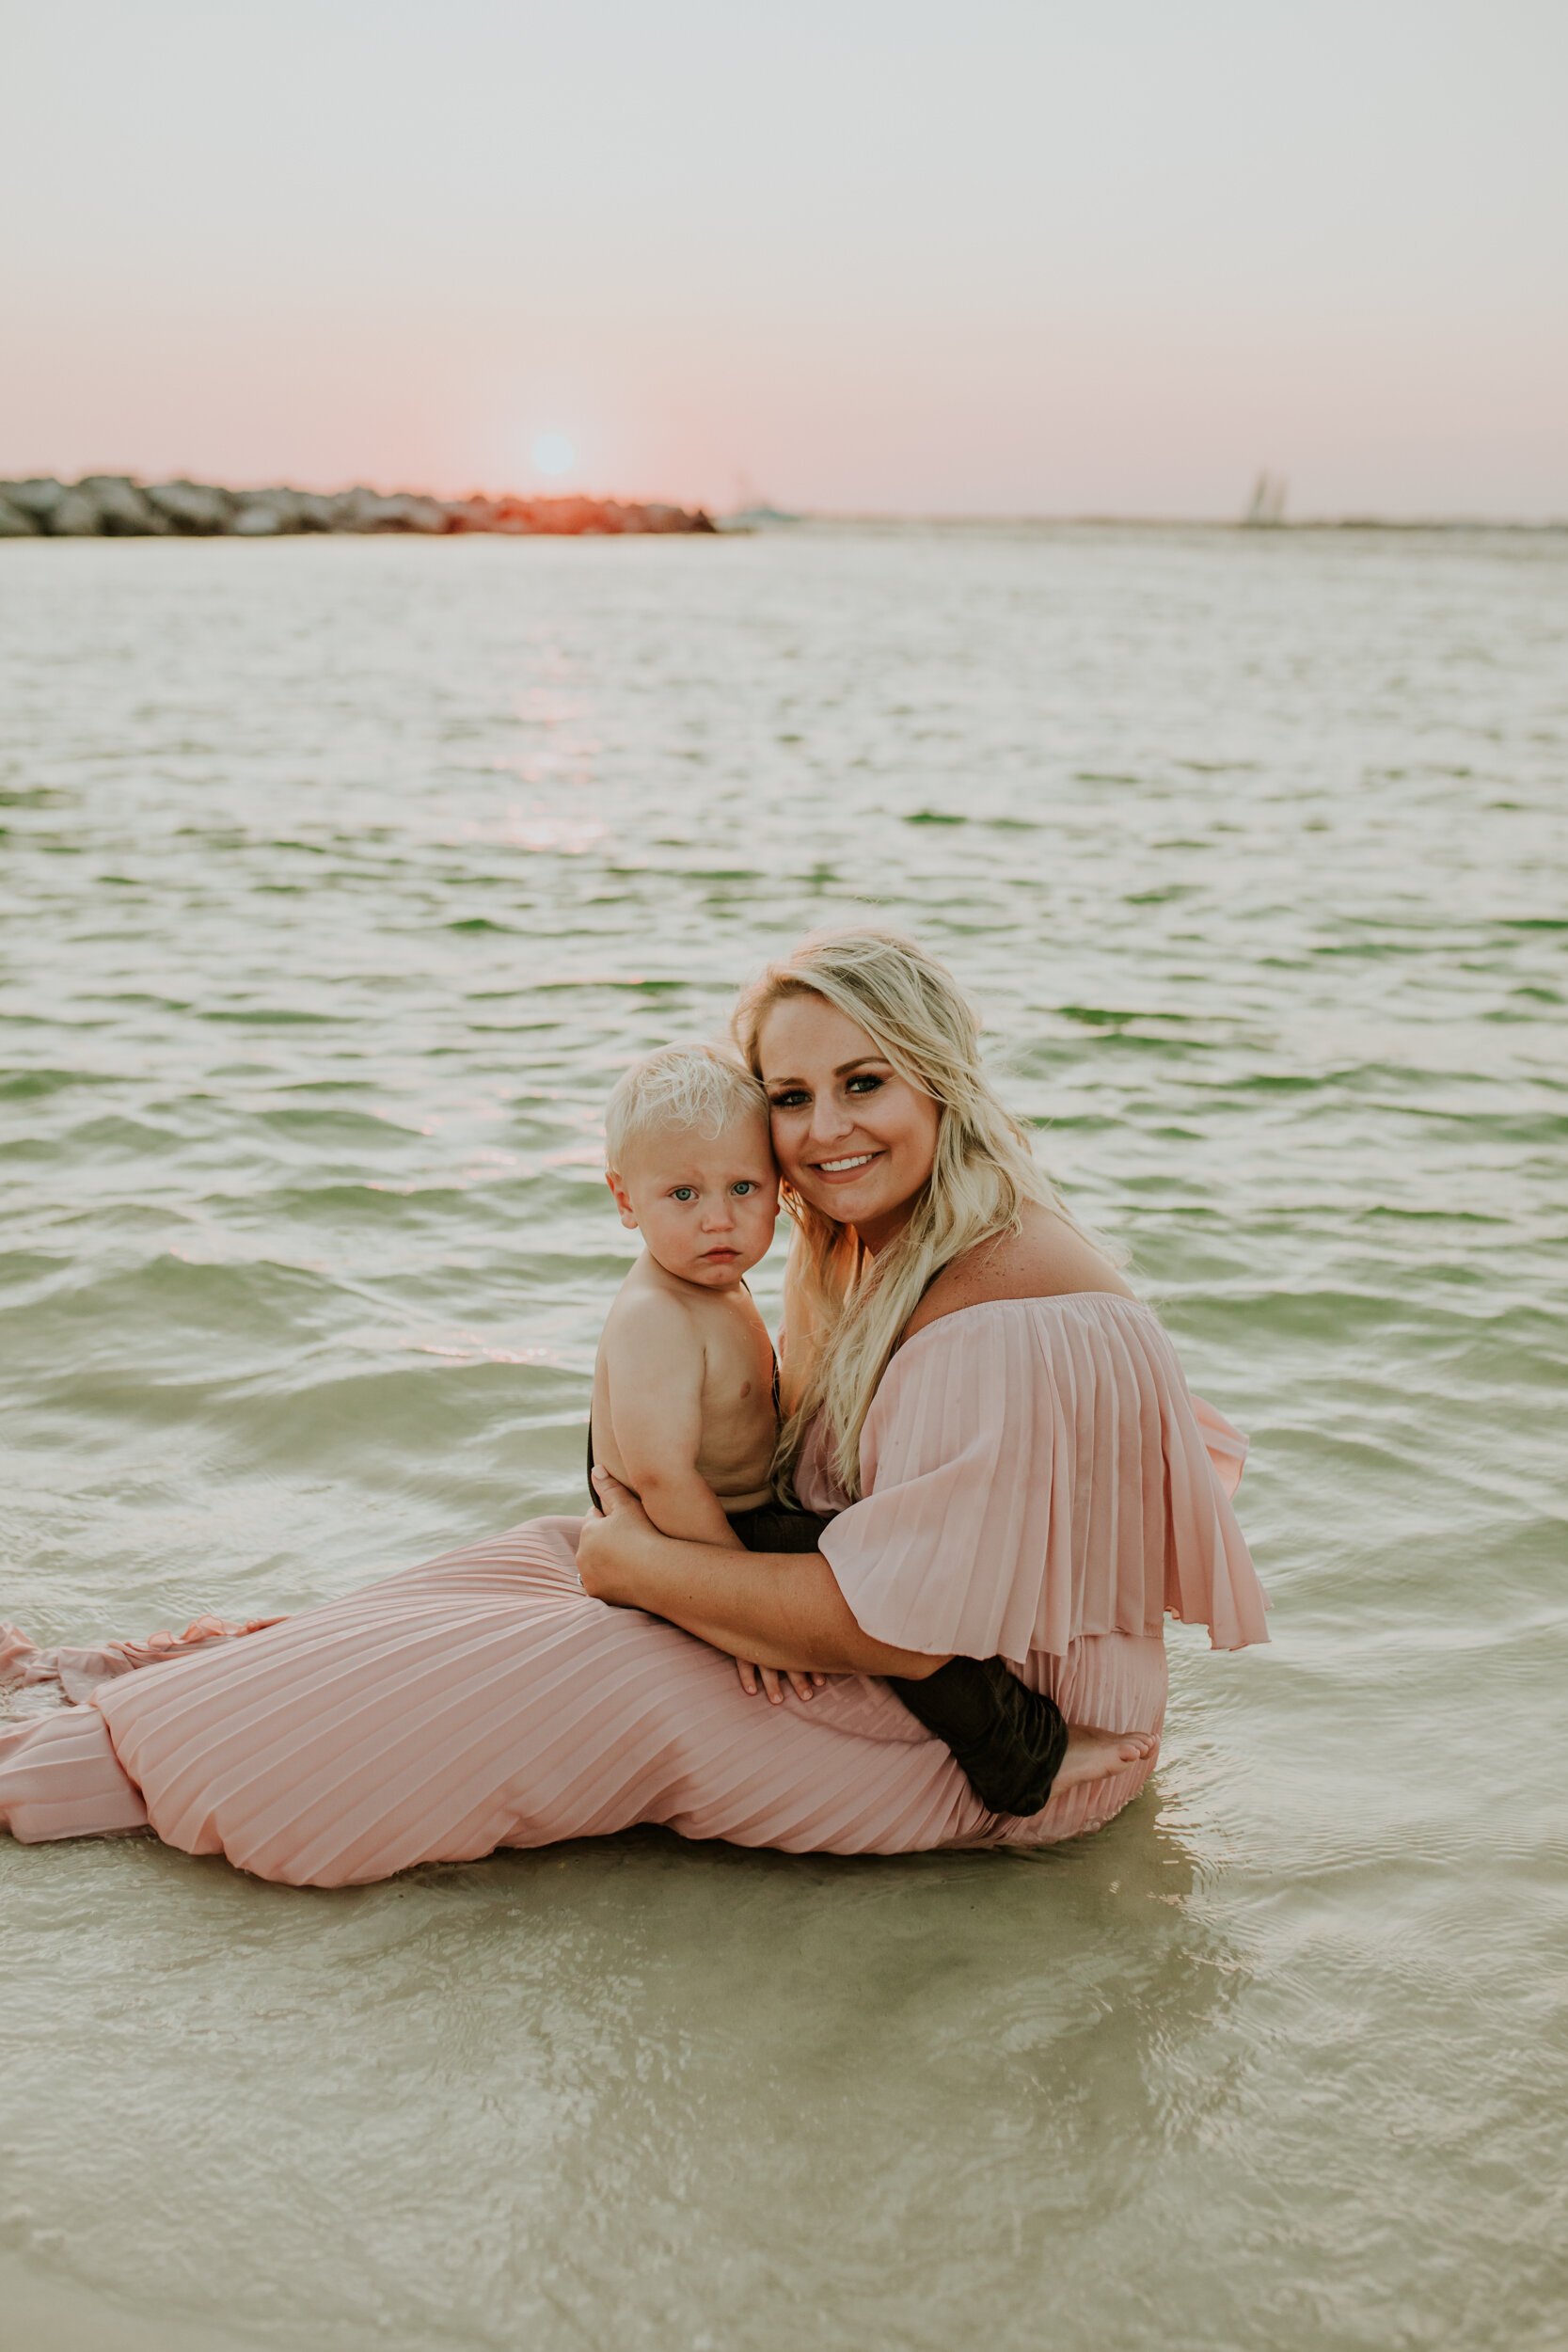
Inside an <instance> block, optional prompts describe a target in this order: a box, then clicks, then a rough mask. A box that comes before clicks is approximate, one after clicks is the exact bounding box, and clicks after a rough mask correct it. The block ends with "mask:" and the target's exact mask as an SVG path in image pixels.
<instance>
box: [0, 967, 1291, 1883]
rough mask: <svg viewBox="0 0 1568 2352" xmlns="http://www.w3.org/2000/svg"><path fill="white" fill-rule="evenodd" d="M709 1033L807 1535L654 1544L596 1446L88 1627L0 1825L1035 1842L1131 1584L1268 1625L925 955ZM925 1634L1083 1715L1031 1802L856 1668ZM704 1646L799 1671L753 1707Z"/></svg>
mask: <svg viewBox="0 0 1568 2352" xmlns="http://www.w3.org/2000/svg"><path fill="white" fill-rule="evenodd" d="M736 1034H737V1038H738V1041H739V1042H740V1045H741V1048H742V1050H743V1052H744V1054H745V1056H746V1057H747V1059H748V1060H749V1061H750V1062H751V1064H752V1068H753V1069H754V1070H755V1071H756V1073H757V1074H758V1076H759V1077H760V1078H761V1080H762V1082H763V1085H764V1087H765V1088H766V1089H767V1092H768V1103H769V1106H770V1118H771V1122H772V1132H773V1144H774V1150H775V1152H776V1154H777V1157H778V1161H779V1166H780V1170H781V1173H782V1176H783V1180H784V1187H785V1197H786V1199H787V1200H788V1202H789V1205H790V1208H791V1212H792V1215H793V1216H794V1217H795V1219H796V1226H797V1232H796V1239H795V1243H794V1248H793V1250H792V1255H791V1260H790V1266H789V1273H788V1280H787V1286H786V1295H787V1302H788V1303H787V1334H786V1345H785V1351H784V1378H785V1405H786V1409H787V1415H788V1418H787V1420H786V1423H785V1426H784V1436H783V1441H782V1467H783V1470H784V1472H785V1474H786V1475H787V1476H788V1477H789V1479H790V1480H791V1482H792V1483H793V1486H794V1488H795V1490H796V1492H797V1494H798V1496H799V1498H800V1502H802V1503H803V1504H804V1505H805V1506H806V1507H808V1508H810V1509H815V1510H817V1511H821V1512H824V1513H826V1512H836V1516H835V1517H833V1518H832V1520H831V1523H830V1524H829V1525H827V1526H826V1528H825V1529H824V1532H823V1534H822V1535H821V1538H820V1548H819V1549H817V1550H816V1551H815V1552H810V1553H805V1554H799V1553H779V1554H776V1555H768V1554H765V1553H755V1552H753V1553H744V1554H742V1553H736V1552H734V1551H721V1550H720V1549H718V1548H716V1547H714V1546H711V1545H704V1544H689V1543H681V1542H678V1541H673V1540H672V1539H670V1538H668V1537H666V1536H664V1535H662V1534H659V1533H658V1531H657V1529H655V1528H654V1527H653V1526H652V1524H651V1522H650V1521H649V1520H648V1519H647V1518H646V1517H645V1515H644V1514H643V1513H642V1512H641V1509H640V1508H639V1506H638V1504H637V1502H636V1501H635V1499H634V1498H633V1497H631V1496H630V1495H628V1494H627V1493H626V1491H625V1490H624V1489H622V1488H619V1487H617V1486H616V1485H615V1482H614V1481H613V1480H612V1479H609V1478H607V1477H604V1476H603V1475H602V1474H601V1475H600V1477H599V1479H598V1482H597V1483H598V1488H599V1494H600V1499H601V1501H602V1502H603V1503H604V1505H605V1510H606V1516H605V1517H604V1518H602V1519H599V1520H594V1521H592V1522H589V1523H584V1522H583V1521H581V1520H578V1519H575V1518H572V1519H535V1520H532V1521H530V1522H529V1523H528V1524H527V1525H525V1526H523V1527H520V1528H517V1529H515V1530H514V1531H513V1532H512V1533H511V1534H507V1535H504V1536H501V1537H499V1538H498V1539H497V1540H495V1541H494V1542H491V1543H488V1544H481V1545H477V1546H474V1547H472V1548H469V1549H465V1550H462V1551H458V1552H453V1553H451V1554H449V1555H448V1556H447V1557H446V1558H445V1559H442V1560H438V1561H435V1562H433V1563H431V1564H430V1565H427V1566H425V1567H420V1568H414V1569H410V1570H408V1571H406V1572H405V1573H404V1575H402V1576H398V1577H394V1578H391V1579H389V1580H388V1581H387V1582H385V1583H383V1584H380V1585H377V1586H373V1587H372V1588H371V1589H370V1590H369V1591H368V1592H361V1593H357V1594H352V1595H350V1596H348V1597H345V1598H343V1599H341V1600H338V1601H333V1602H329V1603H327V1604H326V1605H325V1607H323V1608H320V1609H316V1610H312V1611H309V1612H308V1613H305V1614H303V1615H301V1616H297V1617H293V1618H288V1619H283V1620H279V1621H277V1622H276V1623H273V1624H271V1625H261V1626H258V1627H256V1628H252V1629H246V1630H245V1633H244V1635H243V1638H238V1639H227V1640H217V1641H211V1640H210V1638H208V1639H206V1641H205V1645H198V1646H195V1647H194V1649H193V1652H192V1654H190V1655H188V1656H185V1655H179V1656H174V1657H172V1658H171V1657H169V1656H168V1655H167V1654H166V1653H164V1654H162V1655H159V1654H156V1653H154V1659H153V1662H150V1663H146V1662H145V1661H146V1657H147V1653H146V1652H144V1651H135V1650H127V1651H126V1652H125V1653H124V1654H123V1656H122V1657H121V1658H120V1659H118V1660H116V1659H108V1658H105V1657H104V1656H103V1654H102V1653H100V1654H98V1659H99V1665H100V1668H101V1669H102V1668H109V1669H112V1668H114V1667H116V1666H118V1665H125V1666H132V1665H134V1666H136V1667H138V1668H141V1667H143V1666H144V1663H145V1671H136V1672H121V1673H119V1674H118V1675H117V1677H116V1678H114V1679H110V1680H105V1681H103V1683H101V1684H100V1685H99V1686H98V1687H97V1689H95V1690H94V1691H93V1692H91V1694H90V1699H89V1701H88V1703H87V1704H85V1705H78V1706H75V1707H71V1708H63V1709H61V1710H59V1711H58V1712H56V1713H55V1714H53V1715H47V1716H40V1717H33V1718H30V1719H27V1720H26V1721H24V1723H22V1724H18V1725H16V1726H15V1727H14V1728H13V1729H11V1730H9V1731H7V1732H5V1733H0V1823H8V1826H9V1827H10V1829H11V1831H12V1834H13V1835H14V1836H20V1837H24V1838H45V1837H55V1836H83V1835H88V1834H91V1833H93V1832H95V1831H106V1830H123V1829H132V1828H138V1827H144V1826H145V1827H150V1828H151V1829H153V1830H154V1831H155V1832H156V1833H157V1835H158V1836H160V1837H162V1838H163V1839H164V1840H165V1841H166V1842H167V1843H168V1844H171V1845H174V1846H179V1847H182V1848H183V1849H184V1850H185V1851H188V1852H193V1853H214V1852H222V1853H225V1854H227V1855H228V1857H229V1858H230V1861H231V1862H233V1863H235V1864H237V1865H238V1866H239V1867H242V1868H244V1869H247V1870H251V1871H255V1872H257V1873H259V1874H260V1875H261V1876H262V1877H266V1878H274V1879H281V1880H285V1881H288V1882H290V1883H300V1884H315V1885H339V1884H344V1883H356V1882H360V1881H364V1880H367V1879H375V1878H381V1877H386V1876H388V1875H389V1874H390V1873H391V1872H392V1871H395V1870H400V1869H404V1868H406V1867H408V1866H409V1865H410V1864H411V1863H415V1862H426V1861H437V1860H468V1859H472V1858H474V1857H476V1856H478V1855H481V1854H484V1853H489V1852H491V1851H493V1850H494V1849H495V1848H496V1847H498V1846H536V1845H544V1844H547V1843H550V1842H551V1841H553V1840H555V1839H560V1838H569V1837H581V1836H595V1835H601V1834H605V1833H609V1832H610V1831H614V1830H619V1829H623V1828H626V1827H628V1826H629V1825H631V1824H632V1823H635V1822H643V1821H658V1822H662V1823H664V1824H665V1825H666V1826H668V1827H670V1828H672V1829H674V1830H677V1831H679V1832H681V1833H682V1834H683V1835H686V1836H692V1837H722V1838H728V1839H730V1840H732V1841H734V1842H736V1843H737V1844H742V1845H754V1846H779V1847H784V1848H787V1849H790V1850H792V1851H805V1850H818V1851H832V1852H843V1853H850V1852H879V1853H891V1852H904V1851H911V1850H915V1849H919V1848H925V1847H936V1846H945V1845H956V1844H988V1843H990V1844H1017V1845H1037V1844H1043V1843H1047V1842H1050V1841H1053V1840H1055V1839H1059V1838H1063V1837H1069V1836H1074V1835H1076V1834H1077V1833H1079V1832H1080V1831H1083V1830H1085V1829H1090V1828H1093V1827H1096V1826H1098V1825H1099V1824H1100V1823H1101V1821H1104V1820H1108V1819H1109V1818H1110V1816H1111V1815H1112V1814H1114V1813H1116V1812H1117V1811H1118V1810H1119V1809H1120V1807H1121V1806H1122V1805H1123V1804H1126V1803H1127V1801H1128V1799H1129V1798H1130V1797H1132V1795H1133V1794H1134V1793H1135V1792H1136V1790H1137V1789H1138V1788H1140V1787H1141V1786H1142V1784H1143V1782H1144V1780H1145V1779H1146V1778H1147V1777H1148V1772H1150V1771H1151V1770H1152V1767H1153V1760H1154V1755H1155V1750H1156V1744H1157V1736H1158V1733H1159V1730H1160V1727H1161V1724H1162V1722H1163V1718H1164V1703H1165V1660H1164V1643H1163V1638H1162V1628H1163V1623H1164V1617H1165V1615H1166V1614H1167V1613H1174V1614H1176V1615H1178V1616H1180V1617H1182V1618H1184V1619H1187V1620H1188V1621H1196V1622H1198V1623H1201V1624H1204V1625H1206V1626H1208V1628H1209V1629H1210V1632H1211V1637H1212V1642H1213V1645H1214V1646H1216V1647H1219V1648H1240V1647H1241V1646H1243V1645H1245V1644H1247V1643H1250V1642H1259V1641H1262V1640H1264V1639H1265V1638H1266V1635H1265V1632H1264V1627H1263V1609H1264V1600H1263V1596H1262V1593H1261V1590H1260V1588H1259V1583H1258V1579H1257V1576H1256V1573H1255V1571H1254V1569H1253V1565H1252V1562H1251V1560H1250V1558H1249V1556H1248V1553H1247V1550H1246V1547H1245V1544H1244V1543H1243V1539H1242V1535H1241V1532H1240V1530H1239V1528H1238V1527H1237V1525H1236V1521H1235V1518H1234V1517H1233V1516H1232V1513H1231V1510H1230V1504H1229V1500H1228V1498H1229V1494H1230V1492H1231V1491H1232V1490H1233V1489H1234V1486H1235V1484H1236V1481H1237V1479H1238V1478H1239V1476H1240V1470H1241V1461H1242V1456H1243V1453H1244V1450H1245V1449H1244V1443H1243V1439H1242V1438H1240V1437H1239V1436H1238V1434H1237V1433H1236V1432H1235V1431H1234V1430H1233V1429H1231V1428H1230V1427H1229V1425H1228V1424H1227V1422H1223V1421H1222V1420H1221V1419H1220V1417H1219V1416H1218V1415H1217V1414H1215V1413H1213V1412H1212V1411H1211V1410H1210V1409H1209V1408H1208V1407H1207V1406H1202V1405H1201V1404H1199V1403H1198V1402H1197V1400H1196V1399H1195V1398H1194V1397H1192V1396H1191V1394H1190V1393H1189V1391H1188V1390H1187V1386H1186V1383H1185V1381H1184V1379H1183V1378H1182V1375H1181V1371H1180V1365H1179V1363H1178V1361H1177V1359H1176V1356H1175V1353H1174V1350H1173V1349H1172V1347H1171V1344H1170V1342H1169V1340H1168V1339H1167V1338H1166V1336H1165V1334H1164V1330H1163V1329H1162V1328H1161V1327H1160V1325H1159V1323H1158V1321H1157V1320H1156V1318H1155V1317H1154V1315H1153V1314H1152V1313H1151V1312H1150V1311H1149V1310H1148V1308H1147V1307H1145V1306H1144V1305H1142V1303H1141V1302H1140V1301H1139V1300H1138V1299H1137V1298H1136V1297H1134V1295H1132V1292H1131V1290H1130V1289H1129V1287H1128V1285H1127V1284H1126V1282H1125V1281H1124V1280H1123V1279H1122V1277H1121V1275H1120V1274H1119V1273H1118V1272H1117V1268H1116V1266H1115V1265H1114V1264H1113V1263H1111V1261H1110V1259H1109V1258H1108V1257H1107V1256H1106V1255H1105V1253H1104V1252H1103V1251H1102V1250H1101V1249H1100V1248H1098V1247H1097V1246H1096V1244H1095V1243H1094V1242H1093V1241H1092V1240H1091V1239H1090V1238H1089V1237H1088V1236H1087V1235H1086V1234H1085V1233H1084V1232H1082V1231H1081V1230H1080V1229H1079V1228H1078V1227H1077V1226H1076V1225H1075V1224H1074V1223H1073V1221H1072V1219H1071V1218H1070V1216H1069V1215H1068V1214H1067V1212H1066V1211H1065V1209H1064V1208H1063V1207H1062V1205H1061V1203H1060V1202H1059V1201H1058V1200H1056V1198H1055V1196H1054V1195H1053V1191H1052V1189H1051V1187H1050V1185H1049V1184H1048V1183H1047V1181H1046V1179H1045V1178H1044V1176H1043V1175H1042V1173H1041V1172H1040V1170H1039V1169H1038V1168H1037V1165H1036V1163H1035V1161H1034V1159H1033V1156H1032V1154H1031V1152H1030V1151H1029V1148H1028V1144H1027V1141H1026V1139H1025V1137H1024V1136H1023V1134H1022V1130H1021V1129H1020V1128H1019V1126H1018V1124H1017V1122H1016V1121H1015V1120H1012V1119H1011V1118H1010V1117H1009V1116H1008V1114H1007V1113H1006V1111H1005V1110H1004V1108H1003V1107H1002V1105H1001V1104H1000V1103H999V1102H998V1100H997V1098H996V1096H995V1094H994V1093H993V1092H992V1090H991V1088H990V1082H989V1080H988V1079H987V1077H986V1075H985V1073H984V1071H983V1068H982V1066H981V1062H980V1058H979V1052H978V1037H977V1024H976V1022H975V1020H974V1015H973V1013H972V1012H971V1011H970V1009H969V1007H968V1006H967V1004H966V1003H965V1001H964V999H963V997H962V995H961V994H960V993H959V991H958V987H957V986H956V984H955V982H954V980H953V978H952V977H951V975H950V974H949V973H948V972H947V971H946V970H945V969H944V967H943V966H942V964H940V963H939V962H937V961H936V960H935V959H934V958H932V957H930V956H928V955H927V954H926V953H925V952H924V951H923V950H922V949H921V948H919V947H918V946H914V945H913V944H912V943H911V942H909V941H906V940H902V939H899V938H896V937H895V936H893V935H892V934H889V933H886V932H883V931H879V930H853V931H846V932H841V933H838V934H836V935H832V934H830V935H826V936H823V937H820V938H817V939H815V940H808V941H807V942H805V943H804V944H803V945H802V946H801V947H800V948H799V949H798V950H797V951H796V953H795V954H794V955H793V956H791V957H790V958H789V959H788V960H787V961H785V962H784V963H782V964H779V965H775V966H774V967H772V968H771V969H770V970H769V971H768V972H767V973H765V974H764V976H763V977H762V978H761V980H759V981H758V983H757V984H756V986H755V987H754V988H752V990H751V991H750V992H749V993H748V994H747V996H746V997H745V999H744V1000H743V1002H742V1004H741V1006H740V1008H739V1011H738V1013H737V1021H736ZM193 1633H194V1634H198V1637H199V1635H200V1629H193ZM15 1639H16V1640H17V1641H20V1639H21V1637H15ZM23 1646H24V1648H25V1647H26V1645H23ZM11 1655H12V1658H13V1661H14V1659H15V1658H16V1656H17V1655H18V1652H17V1651H16V1649H15V1647H14V1644H13V1648H12V1652H11ZM953 1656H962V1657H969V1658H975V1659H990V1658H994V1657H1001V1658H1004V1659H1006V1661H1008V1662H1009V1663H1010V1664H1011V1665H1012V1667H1013V1669H1014V1670H1015V1672H1016V1673H1017V1674H1018V1675H1019V1676H1020V1677H1022V1679H1023V1680H1024V1681H1025V1682H1027V1683H1028V1684H1029V1686H1030V1687H1031V1688H1032V1689H1034V1690H1036V1691H1041V1692H1049V1694H1050V1695H1051V1697H1052V1698H1053V1699H1054V1701H1055V1702H1056V1704H1057V1706H1058V1707H1059V1708H1061V1710H1062V1712H1063V1713H1064V1714H1065V1715H1066V1716H1067V1717H1068V1718H1069V1721H1070V1722H1072V1723H1073V1724H1075V1725H1088V1726H1095V1725H1099V1726H1102V1727H1103V1730H1104V1733H1105V1734H1106V1736H1107V1738H1108V1739H1109V1740H1111V1741H1112V1743H1113V1746H1112V1749H1111V1750H1109V1751H1107V1752H1104V1753H1099V1752H1096V1751H1095V1750H1094V1749H1093V1746H1092V1743H1091V1745H1090V1747H1089V1748H1088V1750H1087V1751H1084V1750H1081V1751H1080V1755H1079V1757H1078V1767H1079V1769H1077V1770H1075V1771H1074V1772H1069V1771H1068V1769H1067V1768H1066V1767H1064V1770H1063V1772H1062V1773H1061V1774H1060V1775H1059V1777H1058V1780H1057V1784H1056V1787H1055V1789H1054V1791H1053V1795H1052V1798H1051V1801H1050V1803H1049V1804H1047V1805H1046V1806H1045V1808H1044V1810H1043V1811H1042V1812H1040V1813H1038V1814H1037V1815H1035V1816H1033V1817H1032V1818H1029V1819H1016V1818H1012V1817H1006V1816H999V1815H996V1814H994V1813H990V1812H988V1811H987V1810H986V1808H985V1807H984V1805H983V1804H981V1803H980V1801H979V1800H978V1799H977V1798H976V1797H975V1795H974V1791H973V1790H972V1789H971V1788H970V1786H969V1783H968V1782H967V1780H966V1779H965V1777H964V1775H963V1773H962V1772H961V1771H960V1770H959V1768H958V1764H957V1763H956V1762H955V1761H954V1759H953V1756H951V1754H950V1753H949V1751H948V1750H947V1748H946V1747H945V1746H944V1745H942V1742H941V1741H940V1740H936V1739H934V1738H933V1737H932V1736H931V1735H930V1734H929V1733H928V1732H927V1731H926V1730H925V1729H924V1728H923V1727H922V1725H921V1724H918V1723H917V1722H916V1721H915V1720H914V1718H913V1717H912V1716H911V1714H910V1713H909V1711H908V1710H907V1709H906V1708H904V1707H902V1706H901V1705H900V1704H899V1702H898V1700H897V1698H896V1697H895V1694H894V1692H892V1690H891V1689H890V1688H889V1682H888V1679H887V1678H888V1677H902V1678H905V1679H909V1680H918V1679H919V1678H920V1677H923V1676H929V1675H931V1674H933V1673H934V1672H935V1671H936V1670H937V1669H939V1668H940V1667H941V1666H942V1664H943V1663H944V1662H945V1661H946V1660H947V1659H949V1658H950V1657H953ZM735 1659H741V1660H747V1661H755V1663H756V1664H757V1666H758V1667H760V1668H765V1669H769V1670H773V1671H774V1672H786V1673H794V1674H796V1675H798V1676H802V1677H803V1676H806V1675H808V1674H810V1673H812V1672H814V1671H815V1672H817V1673H821V1674H826V1675H828V1676H829V1677H832V1679H830V1680H829V1681H828V1683H827V1685H826V1687H825V1688H823V1689H821V1690H819V1691H818V1692H816V1696H815V1698H814V1699H813V1700H811V1701H810V1702H809V1703H808V1702H804V1701H801V1700H799V1699H797V1698H794V1697H790V1698H788V1699H787V1700H786V1701H785V1703H784V1704H782V1705H779V1706H771V1707H770V1706H767V1705H759V1704H757V1702H756V1700H755V1699H754V1698H752V1697H749V1696H748V1695H747V1694H746V1692H744V1691H743V1690H742V1689H741V1687H740V1684H739V1682H738V1681H737V1679H736V1675H735V1672H734V1667H733V1663H732V1661H733V1660H735ZM1125 1735H1133V1737H1132V1739H1131V1740H1128V1739H1127V1738H1126V1737H1125Z"/></svg>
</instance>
